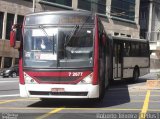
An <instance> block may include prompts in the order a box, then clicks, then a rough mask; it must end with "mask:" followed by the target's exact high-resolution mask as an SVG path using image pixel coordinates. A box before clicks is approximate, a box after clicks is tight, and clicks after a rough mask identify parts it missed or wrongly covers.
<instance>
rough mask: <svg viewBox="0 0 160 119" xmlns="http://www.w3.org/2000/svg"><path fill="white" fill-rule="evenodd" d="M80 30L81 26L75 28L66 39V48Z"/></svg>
mask: <svg viewBox="0 0 160 119" xmlns="http://www.w3.org/2000/svg"><path fill="white" fill-rule="evenodd" d="M78 29H79V25H76V26H75V27H74V28H73V30H72V32H71V33H70V34H69V35H67V36H66V37H65V41H66V42H65V44H64V46H65V47H66V46H67V45H68V43H69V42H70V40H71V39H72V37H73V36H74V35H75V34H76V32H77V31H78Z"/></svg>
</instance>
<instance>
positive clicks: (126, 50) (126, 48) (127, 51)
mask: <svg viewBox="0 0 160 119" xmlns="http://www.w3.org/2000/svg"><path fill="white" fill-rule="evenodd" d="M130 51H131V46H130V43H124V56H126V57H128V56H130Z"/></svg>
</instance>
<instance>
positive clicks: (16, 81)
mask: <svg viewBox="0 0 160 119" xmlns="http://www.w3.org/2000/svg"><path fill="white" fill-rule="evenodd" d="M15 82H18V81H0V83H15Z"/></svg>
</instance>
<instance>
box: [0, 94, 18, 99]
mask: <svg viewBox="0 0 160 119" xmlns="http://www.w3.org/2000/svg"><path fill="white" fill-rule="evenodd" d="M16 96H19V94H12V95H0V98H1V97H16Z"/></svg>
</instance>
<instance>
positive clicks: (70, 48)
mask: <svg viewBox="0 0 160 119" xmlns="http://www.w3.org/2000/svg"><path fill="white" fill-rule="evenodd" d="M17 29H21V30H22V36H23V37H22V40H21V43H20V48H19V52H20V53H19V54H20V56H19V57H20V58H19V87H20V88H19V89H20V96H21V97H38V98H41V99H48V98H90V99H103V97H104V94H105V89H106V88H107V87H108V86H109V84H110V83H111V82H112V81H114V80H117V79H119V80H121V79H126V78H131V77H132V78H131V79H132V80H137V79H138V77H139V76H141V75H144V74H146V73H148V69H149V44H148V41H146V40H139V39H131V38H119V37H111V36H109V35H107V33H106V32H105V29H104V26H103V24H102V22H101V20H100V18H99V16H98V15H97V14H93V13H90V12H80V11H56V12H40V13H33V14H29V15H26V16H25V19H24V23H23V25H18V24H16V25H13V29H12V31H11V33H10V45H11V47H16V45H15V38H16V37H15V36H16V30H17ZM134 50H135V51H136V52H137V54H136V52H135V51H134ZM143 52H145V53H143ZM127 53H129V54H127ZM138 53H139V54H138Z"/></svg>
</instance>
